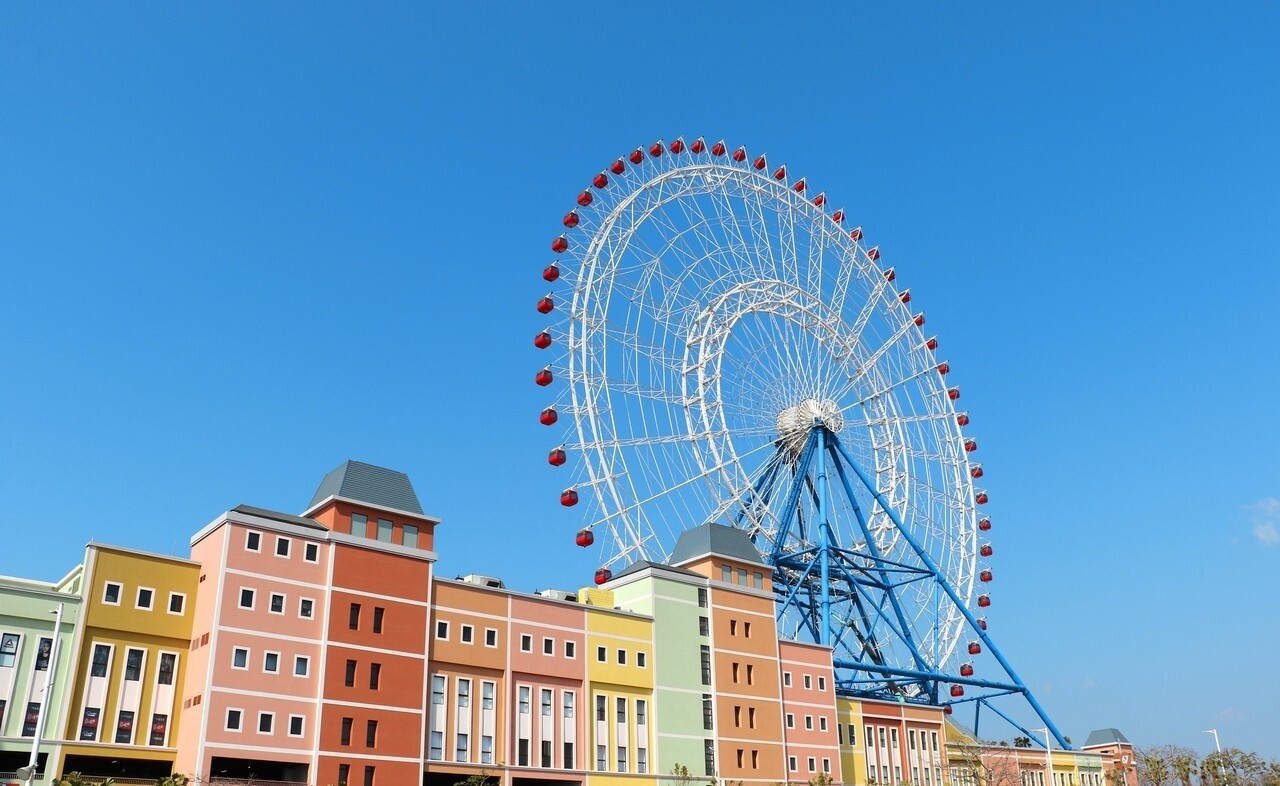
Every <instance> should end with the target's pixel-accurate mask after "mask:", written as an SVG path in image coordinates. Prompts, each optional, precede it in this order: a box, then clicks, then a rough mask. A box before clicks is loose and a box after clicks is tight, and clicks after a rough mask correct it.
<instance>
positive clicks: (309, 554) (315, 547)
mask: <svg viewBox="0 0 1280 786" xmlns="http://www.w3.org/2000/svg"><path fill="white" fill-rule="evenodd" d="M302 558H303V559H304V560H306V561H307V562H319V561H320V544H318V543H308V544H307V546H306V548H305V549H303V553H302Z"/></svg>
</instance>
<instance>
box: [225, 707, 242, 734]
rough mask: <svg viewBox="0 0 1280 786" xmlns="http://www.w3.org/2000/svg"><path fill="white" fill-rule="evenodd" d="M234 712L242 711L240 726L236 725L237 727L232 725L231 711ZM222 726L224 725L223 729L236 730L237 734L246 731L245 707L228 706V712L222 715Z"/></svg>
mask: <svg viewBox="0 0 1280 786" xmlns="http://www.w3.org/2000/svg"><path fill="white" fill-rule="evenodd" d="M233 712H238V713H240V725H239V726H235V727H233V726H232V725H231V713H233ZM222 727H223V731H234V732H236V733H237V734H239V733H240V732H242V731H244V708H242V707H227V711H226V713H225V714H224V715H223V716H222Z"/></svg>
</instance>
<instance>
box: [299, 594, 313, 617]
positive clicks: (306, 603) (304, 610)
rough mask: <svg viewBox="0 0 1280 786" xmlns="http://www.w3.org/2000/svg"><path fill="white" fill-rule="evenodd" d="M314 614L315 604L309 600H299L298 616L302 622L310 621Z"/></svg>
mask: <svg viewBox="0 0 1280 786" xmlns="http://www.w3.org/2000/svg"><path fill="white" fill-rule="evenodd" d="M315 613H316V602H315V601H314V600H312V599H311V598H301V599H300V600H299V601H298V616H299V617H301V618H303V619H304V620H309V619H311V617H312V615H314V614H315Z"/></svg>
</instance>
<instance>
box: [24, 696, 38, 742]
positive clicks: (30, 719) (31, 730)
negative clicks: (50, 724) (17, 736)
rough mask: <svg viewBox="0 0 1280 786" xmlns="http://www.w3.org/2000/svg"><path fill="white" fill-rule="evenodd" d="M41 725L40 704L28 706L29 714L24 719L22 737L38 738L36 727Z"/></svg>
mask: <svg viewBox="0 0 1280 786" xmlns="http://www.w3.org/2000/svg"><path fill="white" fill-rule="evenodd" d="M39 723H40V702H38V701H33V702H30V703H28V704H27V714H26V715H25V716H24V717H23V718H22V736H23V737H34V736H36V725H37V724H39Z"/></svg>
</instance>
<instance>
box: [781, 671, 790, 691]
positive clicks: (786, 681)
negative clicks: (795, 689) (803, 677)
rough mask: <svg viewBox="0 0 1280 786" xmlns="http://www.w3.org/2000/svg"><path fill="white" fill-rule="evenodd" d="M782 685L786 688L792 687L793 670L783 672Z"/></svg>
mask: <svg viewBox="0 0 1280 786" xmlns="http://www.w3.org/2000/svg"><path fill="white" fill-rule="evenodd" d="M782 686H783V687H784V688H790V687H791V672H789V671H784V672H782Z"/></svg>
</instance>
